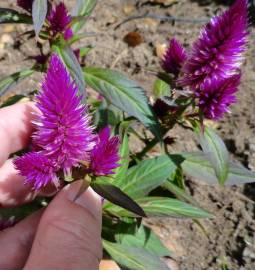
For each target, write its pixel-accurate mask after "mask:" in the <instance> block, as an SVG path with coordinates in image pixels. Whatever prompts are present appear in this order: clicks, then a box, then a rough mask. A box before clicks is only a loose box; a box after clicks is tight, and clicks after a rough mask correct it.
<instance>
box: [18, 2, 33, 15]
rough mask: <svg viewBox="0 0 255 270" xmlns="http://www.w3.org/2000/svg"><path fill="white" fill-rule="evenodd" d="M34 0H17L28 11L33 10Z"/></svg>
mask: <svg viewBox="0 0 255 270" xmlns="http://www.w3.org/2000/svg"><path fill="white" fill-rule="evenodd" d="M33 1H34V0H17V5H18V6H19V7H21V8H23V9H25V10H26V11H28V12H31V11H32V4H33Z"/></svg>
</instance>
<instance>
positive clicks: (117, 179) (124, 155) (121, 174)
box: [112, 133, 129, 187]
mask: <svg viewBox="0 0 255 270" xmlns="http://www.w3.org/2000/svg"><path fill="white" fill-rule="evenodd" d="M128 155H129V147H128V136H127V134H126V133H125V134H124V137H123V140H122V143H121V146H120V149H119V156H120V161H119V164H120V166H119V167H118V168H117V169H115V174H114V175H113V180H112V183H113V184H114V185H115V186H117V187H118V186H120V187H121V183H122V181H123V178H125V177H126V173H127V170H128V164H129V157H128Z"/></svg>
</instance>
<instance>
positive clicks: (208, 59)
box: [179, 0, 248, 90]
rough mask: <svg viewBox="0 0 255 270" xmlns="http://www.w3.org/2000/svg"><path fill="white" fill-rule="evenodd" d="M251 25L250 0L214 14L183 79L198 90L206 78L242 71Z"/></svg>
mask: <svg viewBox="0 0 255 270" xmlns="http://www.w3.org/2000/svg"><path fill="white" fill-rule="evenodd" d="M247 27H248V11H247V0H236V2H235V4H234V5H233V6H232V7H230V8H229V9H228V10H227V11H225V12H224V13H223V14H222V15H220V16H216V17H214V18H212V19H211V21H210V22H209V23H208V24H207V25H206V26H205V27H204V29H203V30H202V31H201V34H200V37H199V39H198V40H197V41H196V42H195V43H194V45H193V47H192V49H191V53H190V56H189V57H188V59H187V61H186V62H185V64H184V65H183V68H182V73H183V76H182V78H181V79H180V80H179V83H180V84H181V85H182V86H189V87H191V89H193V90H194V89H199V88H200V86H201V85H202V84H203V83H205V82H206V81H210V80H213V79H214V78H221V79H225V78H228V77H230V76H232V75H234V74H236V73H238V70H239V68H240V65H241V63H242V60H243V53H244V51H245V49H246V44H247V34H248V32H247Z"/></svg>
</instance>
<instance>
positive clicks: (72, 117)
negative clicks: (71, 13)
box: [14, 55, 95, 189]
mask: <svg viewBox="0 0 255 270" xmlns="http://www.w3.org/2000/svg"><path fill="white" fill-rule="evenodd" d="M81 99H82V97H79V96H78V89H77V87H76V86H75V84H74V83H73V82H72V81H71V78H70V76H69V74H68V72H67V70H66V69H65V67H64V64H63V63H62V61H61V60H60V59H59V58H58V57H57V56H56V55H53V56H52V57H51V59H50V64H49V68H48V71H47V74H46V76H45V79H44V82H43V84H42V89H41V91H40V93H39V95H38V96H37V104H36V105H37V107H38V109H39V110H40V112H41V113H40V114H38V116H37V119H36V121H35V122H34V124H35V128H36V131H35V133H34V134H33V144H34V149H36V151H37V152H32V153H28V154H26V155H24V156H23V157H20V158H17V159H16V160H15V162H14V164H15V167H16V168H17V169H18V170H19V171H20V174H21V175H23V176H24V177H25V178H26V183H33V184H34V188H35V189H40V188H41V187H43V186H45V185H46V184H47V183H49V182H53V183H55V184H57V175H56V174H57V172H58V171H59V170H63V171H64V172H65V173H69V171H70V169H71V167H73V166H77V165H78V163H79V161H81V160H83V161H88V160H89V154H90V151H91V150H92V148H93V146H94V140H95V136H94V135H93V133H92V132H93V128H92V127H91V126H90V125H89V124H90V117H89V116H88V115H87V111H86V107H85V106H83V105H81Z"/></svg>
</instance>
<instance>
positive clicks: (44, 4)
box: [32, 0, 48, 36]
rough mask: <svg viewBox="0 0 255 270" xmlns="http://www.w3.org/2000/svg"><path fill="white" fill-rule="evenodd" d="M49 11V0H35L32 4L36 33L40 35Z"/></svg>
mask: <svg viewBox="0 0 255 270" xmlns="http://www.w3.org/2000/svg"><path fill="white" fill-rule="evenodd" d="M47 11H48V1H47V0H34V1H33V5H32V17H33V22H34V28H35V34H36V36H38V35H39V33H40V31H41V29H42V26H43V24H44V21H45V19H46V15H47Z"/></svg>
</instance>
